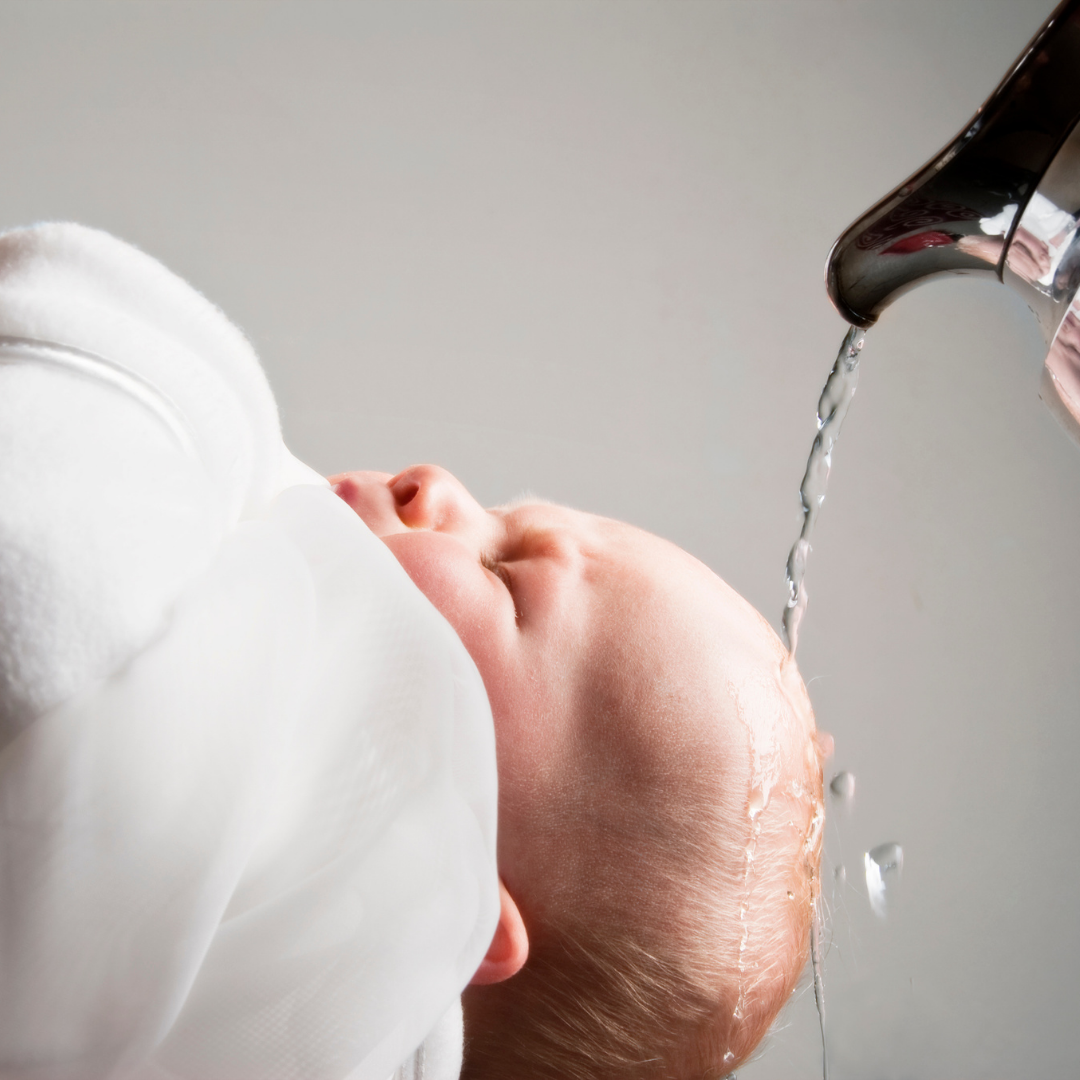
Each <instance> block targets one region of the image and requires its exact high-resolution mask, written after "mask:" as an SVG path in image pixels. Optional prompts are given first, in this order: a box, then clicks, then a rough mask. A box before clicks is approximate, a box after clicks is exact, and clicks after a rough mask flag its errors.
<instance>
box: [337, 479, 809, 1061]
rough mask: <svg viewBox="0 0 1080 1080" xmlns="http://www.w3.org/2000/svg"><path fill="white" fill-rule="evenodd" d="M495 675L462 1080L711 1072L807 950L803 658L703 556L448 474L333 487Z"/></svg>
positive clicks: (487, 678)
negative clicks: (478, 931)
mask: <svg viewBox="0 0 1080 1080" xmlns="http://www.w3.org/2000/svg"><path fill="white" fill-rule="evenodd" d="M331 483H332V484H333V485H334V488H335V490H336V491H337V493H338V494H339V495H340V496H341V498H342V499H344V500H345V502H346V503H348V505H349V506H351V507H352V508H353V509H354V510H355V511H356V512H357V513H358V514H359V515H360V517H361V518H362V519H363V520H364V521H365V522H366V523H367V525H368V526H369V527H370V528H371V530H372V531H373V532H374V533H375V535H376V536H378V537H380V538H381V539H382V540H383V541H384V543H385V544H386V545H387V546H388V547H389V548H390V550H391V551H392V552H393V554H394V556H395V557H396V558H397V560H398V561H399V562H400V563H401V565H402V566H403V567H404V568H405V570H406V571H407V572H408V574H409V576H410V577H411V578H412V580H413V581H414V582H415V583H416V584H417V586H419V588H420V589H421V591H422V592H423V593H424V594H425V595H426V596H427V597H428V599H429V600H431V601H432V603H433V604H434V605H435V606H436V608H438V610H439V611H440V612H441V613H442V614H443V615H444V616H445V617H446V619H447V620H448V621H449V622H450V624H451V626H453V627H454V629H455V630H456V631H457V633H458V635H459V636H460V638H461V640H462V641H463V642H464V644H465V646H466V648H467V649H468V651H469V653H470V654H471V656H472V658H473V659H474V660H475V662H476V664H477V667H478V668H479V670H480V673H481V675H482V676H483V680H484V686H485V688H486V689H487V693H488V697H489V699H490V702H491V707H492V713H493V717H494V721H495V732H496V746H497V754H498V769H499V807H498V813H499V834H498V866H499V874H500V891H501V913H500V920H499V927H498V930H497V932H496V934H495V938H494V940H493V941H492V944H491V947H490V949H489V951H488V954H487V956H486V958H485V959H484V961H483V963H482V964H481V966H480V968H479V970H478V971H477V973H476V975H475V976H474V978H473V980H472V984H471V985H470V987H469V988H468V990H467V991H466V993H465V995H464V1010H465V1064H464V1070H463V1072H462V1077H463V1078H465V1080H479V1078H482V1077H491V1078H508V1077H514V1076H530V1077H552V1078H556V1077H558V1078H561V1080H576V1078H581V1080H585V1078H586V1077H588V1078H593V1080H596V1078H601V1077H621V1078H629V1077H686V1078H691V1077H719V1076H723V1075H725V1074H727V1073H729V1072H730V1071H732V1070H733V1069H735V1068H737V1067H738V1065H740V1064H741V1063H742V1062H744V1061H745V1060H746V1059H747V1057H748V1055H749V1054H750V1053H751V1052H752V1050H753V1049H754V1047H755V1046H756V1045H757V1044H758V1042H759V1041H760V1039H761V1038H762V1036H763V1035H764V1033H765V1031H766V1029H767V1028H768V1027H769V1025H770V1023H771V1021H772V1020H773V1018H774V1017H775V1016H776V1014H777V1012H778V1010H779V1009H780V1008H781V1006H782V1005H783V1003H784V1002H785V1001H786V1000H787V998H788V997H789V995H790V994H791V992H792V989H793V987H794V986H795V983H796V981H797V980H798V978H799V975H800V972H801V971H802V969H803V966H804V961H805V959H806V957H807V954H808V935H809V927H810V921H811V914H812V906H813V902H814V898H815V895H816V892H817V872H818V866H819V860H820V847H821V825H822V798H821V784H822V778H821V761H822V757H823V756H824V755H823V750H825V749H827V748H826V747H823V745H822V742H821V741H820V740H819V738H818V736H817V734H816V732H815V728H814V722H813V717H812V713H811V710H810V705H809V702H808V699H807V696H806V692H805V689H804V687H803V684H802V681H801V679H800V678H799V676H798V673H797V671H796V669H795V666H794V663H793V662H791V661H790V660H789V658H788V657H787V655H786V653H785V651H784V649H783V648H782V646H781V644H780V642H779V641H778V639H777V637H776V635H775V634H774V633H773V632H772V630H771V628H770V627H769V626H768V624H767V623H766V622H765V620H764V619H763V618H762V617H761V616H760V615H759V614H758V613H757V612H756V611H754V609H753V608H751V607H750V605H748V604H747V603H746V602H745V601H744V600H743V599H742V598H741V597H739V596H738V595H737V594H736V593H735V592H733V591H732V590H731V589H730V588H729V587H728V586H727V585H726V584H725V583H724V582H723V581H721V580H720V579H719V578H718V577H717V576H716V575H715V574H713V573H712V572H711V571H710V570H708V569H707V568H706V567H705V566H704V565H702V564H701V563H700V562H698V561H697V560H696V559H694V558H692V557H691V556H689V555H688V554H686V553H685V552H684V551H682V550H680V549H679V548H677V547H675V546H674V545H672V544H670V543H668V542H666V541H664V540H661V539H659V538H658V537H655V536H652V535H650V534H648V533H645V532H643V531H641V530H639V529H636V528H633V527H631V526H629V525H624V524H621V523H619V522H615V521H611V520H607V519H605V518H600V517H595V516H592V515H590V514H585V513H580V512H578V511H574V510H569V509H565V508H563V507H560V506H555V505H552V504H549V503H543V502H533V501H519V502H515V503H511V504H508V505H507V506H504V507H499V508H496V509H494V510H484V509H482V508H481V507H480V505H479V504H478V503H477V502H476V501H475V499H473V498H472V496H470V495H469V493H468V492H467V491H466V490H465V488H464V487H463V486H462V485H461V484H460V483H459V482H458V481H457V480H456V479H455V478H454V477H453V476H451V475H450V474H449V473H447V472H446V471H445V470H443V469H440V468H437V467H435V466H430V465H422V466H416V467H413V468H410V469H406V470H405V471H404V472H402V473H399V474H398V475H397V476H389V475H386V474H383V473H372V472H352V473H345V474H342V475H339V476H335V477H331Z"/></svg>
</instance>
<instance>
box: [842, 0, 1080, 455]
mask: <svg viewBox="0 0 1080 1080" xmlns="http://www.w3.org/2000/svg"><path fill="white" fill-rule="evenodd" d="M1078 225H1080V0H1064V2H1063V3H1061V4H1059V5H1058V7H1057V8H1056V9H1055V11H1054V12H1053V14H1052V15H1051V16H1050V18H1049V19H1048V20H1047V21H1046V23H1045V24H1044V25H1043V27H1042V28H1041V29H1040V30H1039V32H1038V33H1037V34H1036V35H1035V37H1034V38H1033V39H1032V41H1031V43H1030V44H1029V45H1028V47H1027V48H1026V49H1025V50H1024V51H1023V53H1021V55H1020V57H1019V58H1018V59H1017V61H1016V63H1015V64H1014V65H1013V67H1012V70H1011V71H1009V73H1008V74H1007V75H1006V76H1005V78H1004V80H1003V81H1002V82H1001V84H1000V85H999V86H998V88H997V89H996V90H995V91H994V92H993V94H991V95H990V97H989V98H988V99H987V101H986V102H985V104H984V105H983V106H982V107H981V108H980V109H979V111H978V112H977V113H976V114H975V116H974V117H973V118H972V120H971V121H970V123H968V124H967V125H966V126H965V127H964V129H963V131H961V132H960V134H959V135H957V137H956V138H955V139H953V141H952V142H951V143H950V144H949V145H948V146H947V147H945V149H943V150H942V151H941V152H940V153H939V154H937V155H936V156H935V157H934V158H933V159H931V160H930V161H929V162H928V163H927V164H926V165H924V166H923V167H922V168H921V169H919V171H918V172H916V173H915V174H914V175H913V176H912V177H910V178H909V179H908V180H906V181H905V182H904V183H903V184H901V185H900V186H899V187H898V188H896V190H895V191H893V192H891V193H890V194H888V195H887V196H886V197H885V198H884V199H882V200H881V201H880V202H879V203H877V204H876V205H875V206H873V207H872V208H871V209H870V210H868V211H867V212H866V213H865V214H863V216H862V217H860V218H859V219H858V221H856V222H855V223H854V224H853V225H851V226H850V227H849V228H848V229H847V230H846V231H845V232H844V233H843V235H842V236H841V237H840V239H839V240H837V241H836V243H835V244H834V245H833V249H832V251H831V252H830V254H829V260H828V263H827V265H826V268H825V279H826V284H827V286H828V290H829V296H830V298H831V299H832V302H833V303H834V304H835V305H836V308H837V310H838V311H839V312H840V314H841V315H843V316H844V318H845V319H847V320H848V321H849V322H851V323H854V324H855V325H857V326H864V327H865V326H870V325H871V324H872V323H873V322H874V321H875V320H876V319H877V317H878V315H879V314H880V312H881V311H882V310H883V309H884V308H886V307H888V305H889V304H891V303H892V302H893V300H895V299H896V297H897V296H899V295H900V294H901V293H903V292H906V291H907V290H908V289H911V288H914V287H915V286H916V285H919V284H921V283H922V282H924V281H926V280H928V279H929V278H931V277H934V276H936V275H938V274H943V273H950V274H994V275H996V276H997V278H998V280H1000V281H1003V282H1005V284H1006V285H1008V286H1010V287H1011V288H1013V289H1015V290H1016V291H1017V292H1018V293H1020V294H1021V296H1023V298H1024V299H1025V300H1026V301H1027V303H1028V305H1029V306H1030V307H1031V310H1032V311H1033V312H1034V313H1035V317H1036V319H1037V320H1038V322H1039V326H1040V328H1041V329H1042V332H1043V336H1044V337H1045V338H1046V342H1047V345H1048V347H1049V348H1048V352H1047V356H1046V363H1045V364H1044V366H1043V375H1042V387H1041V396H1042V398H1043V400H1044V401H1045V402H1046V404H1047V405H1048V406H1049V407H1050V409H1051V411H1052V412H1053V413H1054V415H1055V416H1056V417H1057V418H1058V420H1059V421H1060V422H1061V423H1062V425H1063V426H1064V427H1065V428H1066V430H1068V431H1069V432H1070V434H1071V435H1072V436H1073V437H1074V439H1076V440H1077V442H1080V297H1078V296H1077V290H1078V286H1080V229H1078Z"/></svg>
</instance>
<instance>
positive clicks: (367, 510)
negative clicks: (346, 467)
mask: <svg viewBox="0 0 1080 1080" xmlns="http://www.w3.org/2000/svg"><path fill="white" fill-rule="evenodd" d="M327 479H328V480H329V482H330V485H331V487H332V489H333V491H334V493H335V494H336V495H337V496H338V497H339V498H340V499H341V500H342V501H343V502H344V503H345V504H346V505H347V506H349V507H350V508H351V509H352V510H353V511H355V512H356V513H357V514H358V515H359V516H360V518H361V519H362V520H363V521H364V523H365V524H366V525H367V526H368V528H370V529H371V531H372V532H374V533H375V534H376V535H377V536H381V535H383V534H384V533H386V532H388V531H394V526H397V527H398V528H400V522H399V521H398V518H397V514H396V513H394V509H393V497H392V496H391V494H390V491H389V489H388V488H387V482H388V481H389V480H391V479H392V477H391V475H390V473H382V472H367V471H356V472H347V473H337V474H336V475H334V476H330V477H327Z"/></svg>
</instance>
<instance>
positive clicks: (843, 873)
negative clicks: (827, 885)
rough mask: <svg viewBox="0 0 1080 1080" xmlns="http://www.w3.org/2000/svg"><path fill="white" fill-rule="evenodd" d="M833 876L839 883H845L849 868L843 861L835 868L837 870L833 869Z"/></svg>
mask: <svg viewBox="0 0 1080 1080" xmlns="http://www.w3.org/2000/svg"><path fill="white" fill-rule="evenodd" d="M832 876H833V880H834V881H836V882H838V883H839V884H841V885H843V884H844V882H845V881H847V868H846V867H845V866H844V864H843V863H841V864H840V865H839V866H838V867H837V868H836V869H835V870H834V871H833V875H832Z"/></svg>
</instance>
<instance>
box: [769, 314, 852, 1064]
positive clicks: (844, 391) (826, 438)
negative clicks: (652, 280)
mask: <svg viewBox="0 0 1080 1080" xmlns="http://www.w3.org/2000/svg"><path fill="white" fill-rule="evenodd" d="M865 338H866V331H865V330H862V329H860V328H859V327H857V326H853V327H851V328H850V329H849V330H848V332H847V334H845V335H844V340H843V342H842V344H841V345H840V351H839V353H837V356H836V362H835V363H834V364H833V368H832V371H831V372H830V373H829V377H828V379H827V380H826V381H825V388H824V389H823V390H822V391H821V397H820V398H819V399H818V407H817V426H818V433H817V436H816V438H815V439H814V445H813V446H812V447H811V449H810V457H809V459H808V460H807V462H806V472H805V473H804V474H803V479H802V484H801V485H800V487H799V498H800V499H801V500H802V509H803V522H802V529H801V530H800V532H799V538H798V539H797V540H796V541H795V544H794V545H793V547H792V549H791V554H790V555H788V561H787V584H788V600H787V604H786V605H785V607H784V614H783V618H782V620H781V622H782V624H783V630H784V644H785V645H786V646H787V649H788V652H789V653H790V654H791V656H792V657H794V655H795V650H796V648H797V647H798V644H799V626H800V624H801V623H802V619H803V616H804V615H805V614H806V602H807V593H806V581H805V578H806V560H807V558H808V556H809V555H810V551H811V547H810V538H811V536H813V533H814V526H815V524H816V523H817V517H818V513H819V512H820V511H821V506H822V503H824V502H825V489H826V487H827V486H828V483H829V470H830V469H831V468H832V451H833V447H834V446H835V445H836V440H837V439H838V438H839V437H840V427H841V425H842V424H843V422H844V416H845V415H846V414H847V410H848V406H849V405H850V404H851V399H852V398H853V397H854V396H855V388H856V386H857V385H858V382H859V354H860V352H861V351H862V347H863V342H864V341H865ZM843 775H845V776H849V777H850V774H843ZM837 779H839V777H838V778H837ZM833 783H834V789H833V790H834V794H837V795H841V792H840V791H838V790H836V788H835V784H836V781H835V780H834V782H833ZM842 786H843V787H845V788H846V787H847V786H848V785H847V783H846V782H845V783H844V784H843V785H842ZM850 788H851V791H850V792H848V791H846V790H845V791H844V793H843V794H845V795H847V796H848V797H850V795H851V794H852V793H853V792H854V778H853V777H852V778H851V782H850ZM823 935H824V931H823V927H822V919H821V911H820V908H819V907H818V905H817V904H815V905H814V916H813V922H812V923H811V926H810V964H811V967H812V968H813V973H814V1003H815V1004H816V1006H817V1014H818V1024H819V1025H820V1028H821V1074H822V1080H829V1052H828V1045H827V1043H826V1039H825V984H824V957H823V949H824V944H823Z"/></svg>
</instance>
